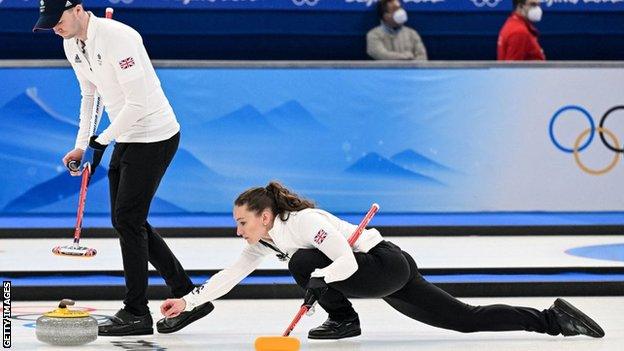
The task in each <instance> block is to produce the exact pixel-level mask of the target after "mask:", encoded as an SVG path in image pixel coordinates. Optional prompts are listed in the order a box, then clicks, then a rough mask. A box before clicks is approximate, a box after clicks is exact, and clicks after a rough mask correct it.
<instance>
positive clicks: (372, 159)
mask: <svg viewBox="0 0 624 351" xmlns="http://www.w3.org/2000/svg"><path fill="white" fill-rule="evenodd" d="M345 172H347V173H351V174H361V175H374V176H382V177H394V178H407V179H413V180H418V181H422V182H428V183H435V184H442V183H441V182H439V181H437V180H436V179H434V178H431V177H428V176H426V175H423V174H420V173H416V172H412V171H410V170H407V169H405V168H403V167H401V166H399V165H396V164H394V163H393V162H392V161H390V160H388V159H387V158H385V157H383V156H381V155H379V154H378V153H376V152H370V153H368V154H366V155H364V156H363V157H362V158H360V159H359V160H357V161H356V162H355V163H354V164H353V165H351V166H349V167H348V168H347V169H345Z"/></svg>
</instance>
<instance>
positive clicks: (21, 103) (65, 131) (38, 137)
mask: <svg viewBox="0 0 624 351" xmlns="http://www.w3.org/2000/svg"><path fill="white" fill-rule="evenodd" d="M77 130H78V128H77V126H76V125H75V124H72V123H69V122H68V121H67V120H64V119H63V118H62V116H60V115H59V114H57V113H55V112H54V111H53V110H52V109H51V108H49V107H48V106H46V105H45V104H44V103H43V102H42V101H41V99H39V97H38V96H37V91H36V89H34V88H30V89H28V90H27V91H26V92H24V93H21V94H19V95H18V96H16V97H15V98H13V99H11V100H10V101H9V102H7V103H6V104H5V105H4V106H2V107H0V136H1V137H2V138H1V139H2V140H6V138H9V139H10V140H12V141H13V142H14V143H16V144H17V145H31V147H33V148H39V149H44V150H46V149H49V148H50V146H56V145H58V144H59V143H62V146H63V147H64V148H65V147H67V146H68V145H70V146H71V145H73V141H74V138H75V137H76V132H77Z"/></svg>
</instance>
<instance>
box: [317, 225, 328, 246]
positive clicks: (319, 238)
mask: <svg viewBox="0 0 624 351" xmlns="http://www.w3.org/2000/svg"><path fill="white" fill-rule="evenodd" d="M325 238H327V232H326V231H324V230H323V229H321V230H319V231H318V233H316V236H315V237H314V242H315V243H317V244H319V245H321V244H322V243H323V241H325Z"/></svg>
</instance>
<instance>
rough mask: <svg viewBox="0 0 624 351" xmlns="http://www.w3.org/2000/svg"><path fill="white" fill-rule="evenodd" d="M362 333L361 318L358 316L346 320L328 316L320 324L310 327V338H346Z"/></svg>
mask: <svg viewBox="0 0 624 351" xmlns="http://www.w3.org/2000/svg"><path fill="white" fill-rule="evenodd" d="M360 334H362V329H360V319H359V318H358V317H357V316H356V317H355V318H353V319H348V320H344V321H335V320H332V319H331V318H327V320H326V321H325V322H324V323H323V324H321V325H320V326H318V327H316V328H314V329H310V332H308V339H344V338H351V337H354V336H358V335H360Z"/></svg>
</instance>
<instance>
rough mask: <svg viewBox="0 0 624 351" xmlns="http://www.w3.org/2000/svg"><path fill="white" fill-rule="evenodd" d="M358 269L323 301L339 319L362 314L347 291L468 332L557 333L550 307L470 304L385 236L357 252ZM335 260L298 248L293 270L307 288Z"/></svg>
mask: <svg viewBox="0 0 624 351" xmlns="http://www.w3.org/2000/svg"><path fill="white" fill-rule="evenodd" d="M355 259H356V260H357V263H358V270H357V271H356V272H355V273H354V274H353V275H352V276H351V277H349V278H348V279H346V280H343V281H339V282H334V283H330V284H328V285H329V290H328V291H327V293H326V294H325V295H323V296H322V298H321V300H320V301H319V304H320V305H321V307H323V309H325V310H326V311H327V312H328V313H329V317H330V318H331V319H334V320H345V319H351V318H353V317H355V316H357V313H356V312H355V310H354V309H353V307H352V306H351V303H350V302H349V300H347V298H346V297H345V295H349V296H355V297H365V298H383V299H384V301H386V302H387V303H388V304H389V305H390V306H392V307H393V308H394V309H396V310H397V311H399V312H401V313H402V314H404V315H406V316H408V317H410V318H412V319H415V320H417V321H420V322H423V323H426V324H429V325H432V326H435V327H439V328H444V329H451V330H456V331H459V332H463V333H470V332H478V331H508V330H526V331H534V332H538V333H548V334H550V335H558V334H559V333H560V329H559V325H558V324H557V322H556V320H555V317H554V316H553V315H552V313H551V312H550V310H543V311H539V310H536V309H534V308H529V307H517V306H508V305H489V306H471V305H468V304H465V303H463V302H461V301H459V300H457V299H456V298H454V297H453V296H451V295H449V294H448V293H446V292H445V291H444V290H442V289H440V288H438V287H437V286H435V285H433V284H431V283H429V282H428V281H426V280H425V279H424V278H423V277H422V276H421V275H420V273H419V272H418V267H417V266H416V262H414V259H412V257H411V256H410V255H409V254H408V253H406V252H404V251H402V250H401V249H400V248H399V247H398V246H396V245H394V244H393V243H391V242H388V241H383V242H381V243H379V244H378V245H377V246H375V247H374V248H372V249H371V250H370V251H369V252H368V253H355ZM331 263H332V261H331V260H330V259H329V258H328V257H327V256H325V255H324V254H323V253H322V252H320V251H319V250H317V249H306V250H298V251H297V252H295V254H294V255H293V256H292V258H291V260H290V262H289V264H288V269H289V270H290V272H291V273H292V274H293V276H294V278H295V280H296V281H297V284H298V285H299V286H301V287H303V288H305V286H306V285H307V283H308V280H309V279H310V274H311V273H312V272H313V271H314V270H315V269H316V268H324V267H327V266H328V265H329V264H331Z"/></svg>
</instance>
